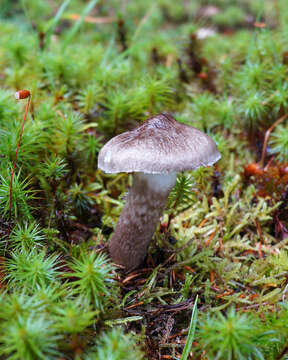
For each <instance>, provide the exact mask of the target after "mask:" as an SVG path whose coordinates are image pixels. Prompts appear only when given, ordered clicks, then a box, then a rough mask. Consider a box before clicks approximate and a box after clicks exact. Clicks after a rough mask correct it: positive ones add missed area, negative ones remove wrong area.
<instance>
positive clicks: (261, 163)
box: [260, 114, 288, 169]
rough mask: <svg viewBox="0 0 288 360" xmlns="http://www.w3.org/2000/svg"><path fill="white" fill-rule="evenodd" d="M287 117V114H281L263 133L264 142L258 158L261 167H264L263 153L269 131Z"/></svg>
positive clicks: (264, 152)
mask: <svg viewBox="0 0 288 360" xmlns="http://www.w3.org/2000/svg"><path fill="white" fill-rule="evenodd" d="M287 117H288V114H285V115H283V116H281V117H280V118H279V119H278V120H277V121H275V123H274V124H273V125H271V126H270V128H269V129H268V130H267V131H266V133H265V138H264V143H263V147H262V154H261V160H260V166H261V168H262V169H263V167H264V160H265V154H266V148H267V143H268V139H269V136H270V134H271V132H272V131H273V130H274V128H275V127H276V126H277V125H278V124H280V123H281V122H282V121H284V120H285V119H287Z"/></svg>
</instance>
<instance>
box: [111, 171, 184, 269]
mask: <svg viewBox="0 0 288 360" xmlns="http://www.w3.org/2000/svg"><path fill="white" fill-rule="evenodd" d="M176 176H177V175H176V173H170V174H165V175H163V174H144V173H141V172H138V173H134V175H133V186H132V188H131V189H130V191H129V193H128V195H127V199H126V203H125V205H124V208H123V210H122V213H121V215H120V218H119V220H118V222H117V225H116V229H115V232H114V234H113V236H112V237H111V239H110V240H109V241H108V248H109V253H110V256H111V258H112V260H113V261H114V262H116V263H117V264H120V265H123V266H124V267H125V268H127V269H128V270H132V269H134V268H136V267H137V266H139V265H140V264H141V262H142V261H143V260H144V258H145V256H146V253H147V248H148V245H149V242H150V241H151V239H152V237H153V234H154V232H155V228H156V226H157V223H158V221H159V218H160V216H161V215H162V212H163V209H164V207H165V204H166V201H167V197H168V195H169V193H170V191H171V189H172V188H173V186H174V185H175V183H176Z"/></svg>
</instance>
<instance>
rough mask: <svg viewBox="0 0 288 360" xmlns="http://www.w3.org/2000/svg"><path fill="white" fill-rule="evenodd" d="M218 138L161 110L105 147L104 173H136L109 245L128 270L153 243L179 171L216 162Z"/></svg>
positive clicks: (100, 161) (102, 155)
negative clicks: (215, 138) (152, 240)
mask: <svg viewBox="0 0 288 360" xmlns="http://www.w3.org/2000/svg"><path fill="white" fill-rule="evenodd" d="M220 157H221V155H220V154H219V152H218V150H217V147H216V144H215V142H214V141H213V140H212V139H211V138H210V137H209V136H208V135H206V134H204V133H202V132H201V131H200V130H198V129H196V128H194V127H192V126H189V125H185V124H183V123H180V122H178V121H176V120H175V119H174V118H173V117H172V116H171V115H170V114H168V113H161V114H159V115H156V116H154V117H152V118H150V119H148V120H146V121H145V122H144V123H142V124H141V125H139V126H138V127H136V128H135V129H134V130H132V131H127V132H125V133H122V134H120V135H117V136H115V137H114V138H112V139H111V140H110V141H108V142H107V143H106V144H105V145H104V146H103V148H102V149H101V151H100V153H99V157H98V167H99V168H100V169H102V170H103V171H104V172H106V173H119V172H127V173H131V172H132V173H133V185H132V188H131V189H130V191H129V193H128V195H127V197H126V203H125V205H124V208H123V210H122V213H121V215H120V218H119V220H118V222H117V225H116V229H115V232H114V234H113V235H112V237H111V238H110V239H109V240H108V250H109V254H110V256H111V258H112V260H113V261H114V262H115V263H117V264H120V265H123V266H124V267H125V268H126V269H128V270H132V269H135V268H136V267H138V266H139V265H140V264H141V262H142V261H143V260H144V258H145V256H146V253H147V248H148V245H149V242H150V241H151V239H152V237H153V234H154V232H155V228H156V226H157V223H158V221H159V219H160V216H161V214H162V212H163V209H164V207H165V204H166V201H167V197H168V195H169V193H170V191H171V189H172V188H173V186H174V185H175V183H176V177H177V172H179V171H184V170H193V169H197V168H199V167H201V166H210V165H213V164H214V163H215V162H216V161H217V160H219V159H220Z"/></svg>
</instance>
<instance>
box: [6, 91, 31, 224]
mask: <svg viewBox="0 0 288 360" xmlns="http://www.w3.org/2000/svg"><path fill="white" fill-rule="evenodd" d="M30 100H31V97H30V96H29V97H28V101H27V104H26V108H25V114H24V118H23V121H22V125H21V130H20V136H19V141H18V145H17V149H16V151H15V159H14V165H13V169H12V172H11V178H10V206H9V219H10V220H11V212H12V189H13V178H14V173H15V168H16V163H17V155H18V150H19V147H20V144H21V139H22V134H23V128H24V124H25V120H26V116H27V113H28V109H29V105H30Z"/></svg>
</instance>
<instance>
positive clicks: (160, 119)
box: [98, 113, 221, 174]
mask: <svg viewBox="0 0 288 360" xmlns="http://www.w3.org/2000/svg"><path fill="white" fill-rule="evenodd" d="M220 158H221V155H220V153H219V152H218V150H217V146H216V144H215V142H214V140H212V139H211V138H210V137H209V136H208V135H206V134H204V133H203V132H202V131H200V130H198V129H196V128H194V127H192V126H189V125H185V124H183V123H180V122H178V121H176V120H175V119H174V118H173V117H172V116H171V115H170V114H167V113H161V114H159V115H156V116H154V117H152V118H150V119H148V120H146V121H145V122H144V123H143V124H141V125H139V126H138V127H136V128H135V129H134V130H132V131H127V132H125V133H122V134H120V135H117V136H115V137H114V138H112V139H111V140H110V141H108V142H107V143H106V144H105V145H104V146H103V148H102V149H101V151H100V153H99V157H98V167H99V168H100V169H102V170H103V171H104V172H106V173H119V172H144V173H150V174H165V173H166V174H167V173H171V172H178V171H184V170H193V169H197V168H199V167H201V166H210V165H213V164H214V163H215V162H216V161H218V160H219V159H220Z"/></svg>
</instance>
